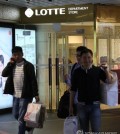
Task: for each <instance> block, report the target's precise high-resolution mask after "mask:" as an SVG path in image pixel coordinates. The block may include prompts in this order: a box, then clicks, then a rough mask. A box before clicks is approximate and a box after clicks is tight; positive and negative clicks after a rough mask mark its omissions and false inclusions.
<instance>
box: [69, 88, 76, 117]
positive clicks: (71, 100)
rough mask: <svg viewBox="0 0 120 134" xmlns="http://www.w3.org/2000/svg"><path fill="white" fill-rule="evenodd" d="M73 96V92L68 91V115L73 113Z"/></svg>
mask: <svg viewBox="0 0 120 134" xmlns="http://www.w3.org/2000/svg"><path fill="white" fill-rule="evenodd" d="M74 98H75V92H74V91H70V108H69V115H73V102H74Z"/></svg>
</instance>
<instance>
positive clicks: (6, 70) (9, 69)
mask: <svg viewBox="0 0 120 134" xmlns="http://www.w3.org/2000/svg"><path fill="white" fill-rule="evenodd" d="M14 65H15V64H11V63H10V62H9V63H8V64H7V66H6V67H5V68H4V69H3V71H2V76H3V77H8V76H9V75H10V74H11V73H12V71H13V68H14Z"/></svg>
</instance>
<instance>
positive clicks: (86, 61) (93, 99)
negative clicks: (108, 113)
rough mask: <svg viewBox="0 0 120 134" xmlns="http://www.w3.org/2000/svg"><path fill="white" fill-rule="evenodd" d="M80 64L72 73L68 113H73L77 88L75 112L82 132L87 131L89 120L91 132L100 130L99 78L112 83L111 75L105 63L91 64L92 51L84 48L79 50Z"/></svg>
mask: <svg viewBox="0 0 120 134" xmlns="http://www.w3.org/2000/svg"><path fill="white" fill-rule="evenodd" d="M80 56H81V66H80V67H79V68H78V69H76V70H75V71H74V73H73V75H72V80H71V92H70V111H69V112H70V113H69V114H70V115H73V101H74V97H75V93H76V91H77V90H78V107H77V110H78V111H77V112H78V113H77V114H78V118H79V121H80V127H81V129H82V130H83V132H84V133H85V132H89V121H90V123H91V129H92V132H96V133H98V132H100V125H101V113H100V99H101V98H100V80H102V81H103V82H106V80H107V82H108V83H112V82H113V77H112V76H111V74H110V73H109V71H108V69H107V67H106V66H105V65H101V67H96V66H94V65H93V53H92V51H91V50H89V49H86V50H84V51H82V52H81V55H80Z"/></svg>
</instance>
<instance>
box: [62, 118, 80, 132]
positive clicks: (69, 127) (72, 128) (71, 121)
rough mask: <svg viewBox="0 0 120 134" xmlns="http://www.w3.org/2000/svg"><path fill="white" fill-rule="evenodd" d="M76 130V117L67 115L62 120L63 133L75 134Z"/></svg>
mask: <svg viewBox="0 0 120 134" xmlns="http://www.w3.org/2000/svg"><path fill="white" fill-rule="evenodd" d="M77 131H78V118H77V117H76V116H72V117H67V118H66V119H65V121H64V134H76V133H77Z"/></svg>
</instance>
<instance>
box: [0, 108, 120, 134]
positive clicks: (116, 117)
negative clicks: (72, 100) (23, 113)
mask: <svg viewBox="0 0 120 134" xmlns="http://www.w3.org/2000/svg"><path fill="white" fill-rule="evenodd" d="M63 124H64V120H62V119H58V118H57V116H56V113H52V114H48V118H47V120H46V122H45V124H44V128H43V129H35V131H34V134H63ZM17 125H18V124H17V121H16V120H15V119H14V118H13V116H12V114H11V113H7V114H4V115H3V114H2V115H0V134H17ZM101 131H102V132H107V133H102V134H120V108H117V109H104V110H102V128H101ZM108 132H110V133H108ZM115 132H116V133H115ZM26 134H27V132H26Z"/></svg>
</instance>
